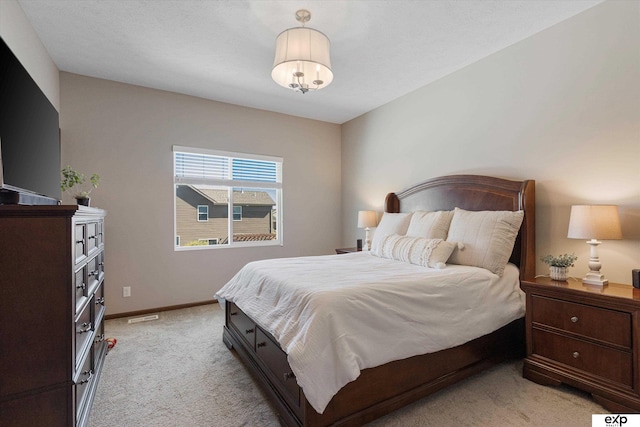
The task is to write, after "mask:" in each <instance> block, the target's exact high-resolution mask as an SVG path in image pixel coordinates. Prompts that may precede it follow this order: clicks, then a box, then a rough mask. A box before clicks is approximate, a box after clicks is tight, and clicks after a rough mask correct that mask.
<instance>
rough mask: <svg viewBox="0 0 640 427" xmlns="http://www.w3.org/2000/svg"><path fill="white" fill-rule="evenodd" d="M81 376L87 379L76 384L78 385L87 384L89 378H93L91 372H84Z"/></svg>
mask: <svg viewBox="0 0 640 427" xmlns="http://www.w3.org/2000/svg"><path fill="white" fill-rule="evenodd" d="M82 375H88V377H87V379H84V380H82V381H80V382H78V385H81V384H86V383H88V382H89V381H91V377H93V371H84V372H83V373H82Z"/></svg>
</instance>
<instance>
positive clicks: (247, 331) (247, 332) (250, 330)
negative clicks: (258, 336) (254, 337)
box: [244, 329, 253, 334]
mask: <svg viewBox="0 0 640 427" xmlns="http://www.w3.org/2000/svg"><path fill="white" fill-rule="evenodd" d="M244 332H245V333H246V334H252V333H253V329H247V330H246V331H244Z"/></svg>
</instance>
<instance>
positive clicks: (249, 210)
mask: <svg viewBox="0 0 640 427" xmlns="http://www.w3.org/2000/svg"><path fill="white" fill-rule="evenodd" d="M275 205H276V203H275V201H274V200H273V198H272V197H271V196H270V195H269V193H268V192H267V191H255V190H252V191H234V192H233V222H232V226H233V240H234V241H255V240H271V239H275V238H276V230H275V210H274V207H275ZM228 206H229V194H228V192H227V190H225V189H211V188H204V187H200V186H196V185H179V186H177V187H176V245H177V246H191V245H221V244H226V243H228V242H229V221H228V218H229V207H228Z"/></svg>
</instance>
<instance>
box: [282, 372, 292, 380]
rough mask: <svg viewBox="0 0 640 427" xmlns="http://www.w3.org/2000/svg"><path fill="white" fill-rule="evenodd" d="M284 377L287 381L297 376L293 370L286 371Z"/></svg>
mask: <svg viewBox="0 0 640 427" xmlns="http://www.w3.org/2000/svg"><path fill="white" fill-rule="evenodd" d="M282 377H283V378H284V380H285V381H287V380H290V379H291V378H295V375H293V372H285V373H284V375H283V376H282Z"/></svg>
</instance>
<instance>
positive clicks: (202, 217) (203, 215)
mask: <svg viewBox="0 0 640 427" xmlns="http://www.w3.org/2000/svg"><path fill="white" fill-rule="evenodd" d="M203 221H209V205H198V222H203Z"/></svg>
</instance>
